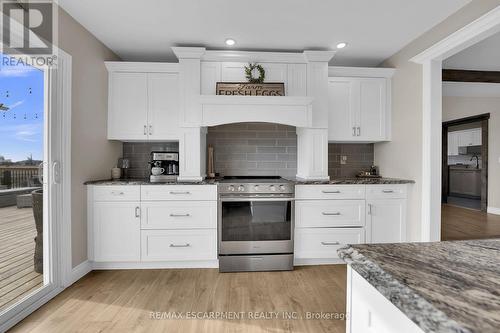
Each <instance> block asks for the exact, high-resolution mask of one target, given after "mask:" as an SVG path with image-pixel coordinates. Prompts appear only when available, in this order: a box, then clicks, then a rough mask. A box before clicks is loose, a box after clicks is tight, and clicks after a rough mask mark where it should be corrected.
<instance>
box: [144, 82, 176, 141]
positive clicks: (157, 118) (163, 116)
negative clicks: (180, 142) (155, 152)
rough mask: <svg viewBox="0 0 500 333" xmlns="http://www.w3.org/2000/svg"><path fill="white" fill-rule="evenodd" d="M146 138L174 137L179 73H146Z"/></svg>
mask: <svg viewBox="0 0 500 333" xmlns="http://www.w3.org/2000/svg"><path fill="white" fill-rule="evenodd" d="M148 101H149V103H148V124H149V128H148V138H149V139H150V140H168V139H172V140H174V139H176V138H177V132H178V129H179V75H178V74H176V73H151V74H148Z"/></svg>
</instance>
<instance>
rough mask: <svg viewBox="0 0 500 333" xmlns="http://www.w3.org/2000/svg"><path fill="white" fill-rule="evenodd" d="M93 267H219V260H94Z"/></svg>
mask: <svg viewBox="0 0 500 333" xmlns="http://www.w3.org/2000/svg"><path fill="white" fill-rule="evenodd" d="M91 266H92V269H168V268H219V260H199V261H153V262H92V263H91Z"/></svg>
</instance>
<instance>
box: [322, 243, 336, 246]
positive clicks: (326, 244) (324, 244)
mask: <svg viewBox="0 0 500 333" xmlns="http://www.w3.org/2000/svg"><path fill="white" fill-rule="evenodd" d="M321 245H323V246H333V245H340V243H339V242H321Z"/></svg>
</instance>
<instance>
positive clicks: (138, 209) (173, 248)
mask: <svg viewBox="0 0 500 333" xmlns="http://www.w3.org/2000/svg"><path fill="white" fill-rule="evenodd" d="M132 198H133V199H136V201H126V200H130V199H132ZM189 198H193V199H195V200H189ZM216 200H217V187H216V185H186V186H182V185H154V186H148V185H146V186H139V185H137V186H133V185H131V186H116V187H115V186H89V190H88V203H89V211H91V212H92V214H89V259H90V260H91V261H93V262H95V263H96V265H95V266H96V267H98V268H110V269H112V268H169V267H216V266H217V201H216Z"/></svg>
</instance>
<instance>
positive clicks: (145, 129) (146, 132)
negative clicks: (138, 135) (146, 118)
mask: <svg viewBox="0 0 500 333" xmlns="http://www.w3.org/2000/svg"><path fill="white" fill-rule="evenodd" d="M144 135H148V129H147V126H146V125H144Z"/></svg>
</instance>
